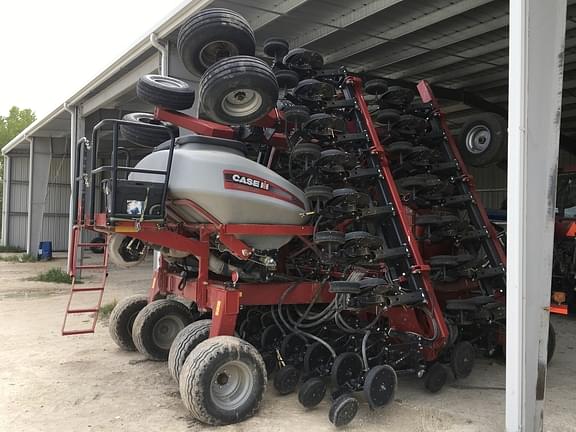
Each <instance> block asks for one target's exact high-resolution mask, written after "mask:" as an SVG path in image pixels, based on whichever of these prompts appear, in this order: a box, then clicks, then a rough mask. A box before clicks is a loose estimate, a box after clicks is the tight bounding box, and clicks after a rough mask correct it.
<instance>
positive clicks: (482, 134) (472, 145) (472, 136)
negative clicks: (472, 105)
mask: <svg viewBox="0 0 576 432" xmlns="http://www.w3.org/2000/svg"><path fill="white" fill-rule="evenodd" d="M491 139H492V134H491V133H490V129H488V128H487V127H486V126H484V125H477V126H474V127H473V128H472V129H470V131H469V132H468V134H467V135H466V148H467V149H468V151H469V152H470V153H474V154H480V153H483V152H485V151H486V149H487V148H488V147H489V146H490V141H491Z"/></svg>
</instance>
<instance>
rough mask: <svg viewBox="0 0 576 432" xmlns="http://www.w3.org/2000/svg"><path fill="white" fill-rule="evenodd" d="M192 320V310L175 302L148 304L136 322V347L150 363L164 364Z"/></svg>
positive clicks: (134, 334)
mask: <svg viewBox="0 0 576 432" xmlns="http://www.w3.org/2000/svg"><path fill="white" fill-rule="evenodd" d="M192 320H193V317H192V313H191V312H190V309H189V308H188V307H187V306H186V305H184V304H183V303H180V302H178V301H176V300H170V299H163V300H156V301H154V302H152V303H149V304H148V305H146V307H144V308H143V309H142V310H141V311H140V313H139V314H138V316H136V319H135V320H134V326H133V327H132V339H133V340H134V345H135V346H136V349H137V350H138V351H140V352H141V353H142V354H144V355H145V356H146V357H148V358H149V359H150V360H156V361H165V360H167V359H168V353H169V352H170V347H171V346H172V342H173V341H174V339H175V338H176V335H177V334H178V333H179V332H180V331H181V330H182V329H183V328H184V327H186V326H187V325H188V324H190V323H191V322H192Z"/></svg>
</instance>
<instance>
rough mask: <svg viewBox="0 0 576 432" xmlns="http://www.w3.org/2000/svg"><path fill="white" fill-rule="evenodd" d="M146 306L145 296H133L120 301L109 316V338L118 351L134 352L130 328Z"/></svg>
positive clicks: (146, 299)
mask: <svg viewBox="0 0 576 432" xmlns="http://www.w3.org/2000/svg"><path fill="white" fill-rule="evenodd" d="M147 304H148V298H147V297H146V296H145V295H140V294H138V295H133V296H130V297H126V298H125V299H124V300H122V301H120V302H119V303H118V304H117V305H116V306H115V307H114V309H112V313H111V314H110V320H109V323H108V330H109V331H110V337H111V338H112V340H113V341H114V342H115V343H116V345H118V347H119V348H120V349H123V350H125V351H135V350H136V347H135V346H134V341H133V340H132V327H133V326H134V320H135V319H136V316H137V315H138V314H139V313H140V311H141V310H142V309H144V307H145V306H146V305H147Z"/></svg>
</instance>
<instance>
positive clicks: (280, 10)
mask: <svg viewBox="0 0 576 432" xmlns="http://www.w3.org/2000/svg"><path fill="white" fill-rule="evenodd" d="M307 1H308V0H285V1H281V2H278V4H276V5H275V8H274V10H273V11H272V10H270V11H266V12H262V16H261V17H260V18H258V19H256V20H254V21H253V22H251V23H250V27H252V29H253V30H254V31H256V30H258V29H261V28H262V27H264V26H267V25H270V24H272V23H273V22H274V21H276V20H277V19H278V18H280V17H282V16H283V15H285V14H287V13H290V12H291V11H293V10H294V9H296V8H297V7H300V6H302V5H303V4H304V3H306V2H307ZM243 6H244V7H248V8H250V7H252V6H251V5H250V4H243Z"/></svg>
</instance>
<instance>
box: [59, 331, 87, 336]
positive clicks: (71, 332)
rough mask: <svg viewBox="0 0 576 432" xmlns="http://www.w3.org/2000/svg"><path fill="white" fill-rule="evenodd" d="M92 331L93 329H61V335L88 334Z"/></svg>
mask: <svg viewBox="0 0 576 432" xmlns="http://www.w3.org/2000/svg"><path fill="white" fill-rule="evenodd" d="M88 333H94V329H85V330H63V331H62V336H71V335H81V334H88Z"/></svg>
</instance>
